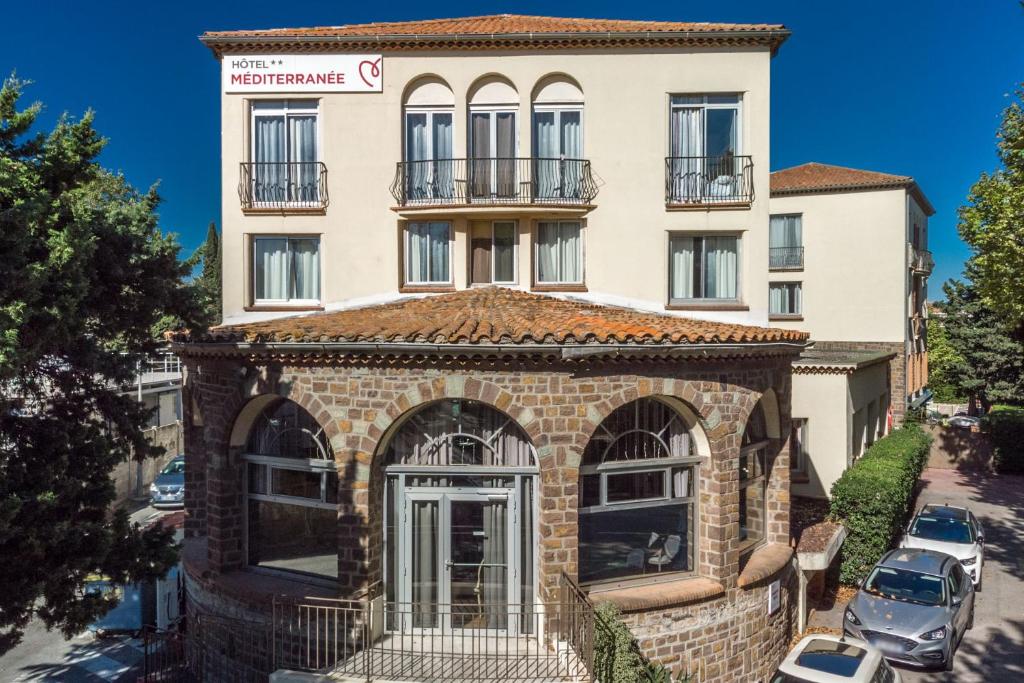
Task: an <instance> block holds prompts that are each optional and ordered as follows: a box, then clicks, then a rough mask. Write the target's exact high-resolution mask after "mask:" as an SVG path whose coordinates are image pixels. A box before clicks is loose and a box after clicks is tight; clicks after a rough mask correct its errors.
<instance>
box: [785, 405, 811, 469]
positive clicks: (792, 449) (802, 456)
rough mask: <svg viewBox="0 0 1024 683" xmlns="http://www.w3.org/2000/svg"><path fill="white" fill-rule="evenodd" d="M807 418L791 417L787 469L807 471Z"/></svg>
mask: <svg viewBox="0 0 1024 683" xmlns="http://www.w3.org/2000/svg"><path fill="white" fill-rule="evenodd" d="M807 438H808V436H807V418H793V433H792V437H791V438H790V440H789V469H790V470H792V471H793V472H800V473H803V474H806V473H807V457H808V455H807Z"/></svg>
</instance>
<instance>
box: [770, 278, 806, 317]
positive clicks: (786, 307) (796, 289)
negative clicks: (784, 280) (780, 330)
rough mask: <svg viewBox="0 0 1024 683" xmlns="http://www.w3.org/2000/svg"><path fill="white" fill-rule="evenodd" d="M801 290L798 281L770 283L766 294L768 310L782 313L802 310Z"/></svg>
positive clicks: (795, 312)
mask: <svg viewBox="0 0 1024 683" xmlns="http://www.w3.org/2000/svg"><path fill="white" fill-rule="evenodd" d="M803 305H804V304H803V291H802V288H801V286H800V284H799V283H795V284H780V285H772V286H771V287H770V288H769V294H768V306H769V308H768V310H769V311H770V312H771V313H779V314H783V315H790V314H797V313H800V312H801V311H802V310H803Z"/></svg>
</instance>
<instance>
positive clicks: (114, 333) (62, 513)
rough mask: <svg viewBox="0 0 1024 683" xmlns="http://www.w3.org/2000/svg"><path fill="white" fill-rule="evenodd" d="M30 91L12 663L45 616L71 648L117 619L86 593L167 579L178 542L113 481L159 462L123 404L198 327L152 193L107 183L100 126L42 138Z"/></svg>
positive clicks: (3, 472)
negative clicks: (146, 372) (85, 633)
mask: <svg viewBox="0 0 1024 683" xmlns="http://www.w3.org/2000/svg"><path fill="white" fill-rule="evenodd" d="M24 85H25V83H24V82H21V81H18V80H17V79H16V78H15V77H13V76H12V77H11V78H10V79H8V80H6V81H5V82H4V83H3V85H2V88H0V254H3V258H0V586H3V591H0V653H3V652H4V651H6V650H7V649H9V648H10V647H12V646H13V645H15V644H16V643H17V642H18V641H19V640H20V638H21V633H22V631H23V629H24V627H25V625H26V624H27V623H28V621H29V619H30V618H32V616H33V615H38V616H39V617H41V618H42V620H43V621H44V622H45V624H46V625H47V626H48V627H55V628H59V629H60V630H61V631H62V632H63V633H65V634H66V635H68V636H70V635H72V634H74V633H78V632H80V631H81V630H82V628H84V626H85V625H87V624H88V623H89V622H91V621H92V620H94V619H95V618H97V617H98V616H99V615H101V614H102V613H104V612H105V611H106V610H107V609H109V607H110V606H111V604H110V602H109V599H108V598H106V597H104V596H101V595H97V594H90V593H87V592H86V591H85V585H86V582H87V580H88V579H89V577H91V576H93V575H97V574H99V575H103V576H105V577H108V578H109V579H111V580H112V581H114V582H117V583H125V582H129V581H135V580H140V579H144V578H148V577H153V576H157V575H161V574H163V573H165V572H166V570H167V569H168V568H169V567H170V566H172V564H173V563H174V562H175V558H176V554H177V553H176V548H175V547H174V544H173V541H172V539H171V537H170V532H169V531H164V530H162V529H160V528H157V529H151V530H148V531H143V530H141V529H140V528H139V527H138V526H137V525H132V524H130V523H129V521H128V516H127V513H126V512H125V511H124V510H120V509H119V510H116V511H111V505H112V502H113V501H114V497H115V493H114V486H113V483H112V481H111V477H110V473H111V470H112V469H113V468H114V467H115V466H116V465H117V464H118V463H120V462H122V461H124V460H125V459H127V458H129V457H132V456H133V455H134V457H137V458H143V457H147V456H151V455H154V454H155V453H156V452H157V449H154V448H153V447H152V446H150V445H149V444H148V443H147V441H146V440H145V438H144V437H143V434H142V430H141V426H142V424H143V421H144V419H145V417H146V415H145V412H146V411H145V409H144V408H143V407H142V406H141V404H139V403H136V402H135V401H134V400H133V399H132V398H131V397H130V396H125V395H123V394H122V393H121V392H120V391H119V387H120V386H124V385H126V384H127V383H130V382H131V380H132V377H133V376H134V372H135V368H136V364H137V363H138V362H139V361H140V360H141V359H142V358H143V357H144V354H145V353H148V352H149V351H151V350H153V347H154V345H155V343H156V341H155V340H154V338H153V336H152V329H153V327H154V325H155V324H156V323H157V322H158V320H159V319H160V318H161V317H167V318H173V319H177V320H181V321H183V322H185V323H186V324H187V323H191V322H192V321H194V320H195V312H196V307H195V303H194V301H193V293H192V291H191V290H190V288H189V287H188V286H187V285H186V284H184V282H183V277H184V275H185V274H186V272H187V271H186V268H185V266H184V264H183V263H182V262H180V261H179V260H178V251H179V247H178V245H177V243H176V241H175V239H174V238H173V236H167V235H164V234H162V233H161V232H160V230H159V229H158V228H157V216H156V213H155V209H156V207H157V204H158V202H159V197H158V196H157V194H156V192H155V190H152V189H151V190H150V191H148V192H139V191H138V190H136V189H135V188H133V187H132V186H131V185H129V184H128V182H127V181H126V180H125V179H124V178H123V177H122V176H121V175H117V174H113V173H110V172H108V171H106V170H104V169H103V168H102V167H101V166H100V165H99V164H98V163H97V160H96V159H97V155H98V154H99V153H100V150H101V149H102V148H103V146H104V144H105V141H104V140H103V139H102V138H101V137H100V136H99V135H98V134H97V132H96V131H95V129H94V128H93V115H92V113H91V112H90V113H87V114H86V115H85V116H84V117H82V118H81V119H80V120H74V119H71V118H69V117H68V116H66V115H65V116H64V117H62V118H61V119H60V120H59V121H58V123H57V124H56V125H55V127H54V128H53V130H52V131H50V132H47V133H44V132H34V131H33V126H34V123H35V121H36V119H37V117H38V115H39V112H40V111H41V105H40V104H39V103H36V104H33V105H31V106H28V107H26V108H22V109H19V100H20V97H21V94H22V90H23V87H24Z"/></svg>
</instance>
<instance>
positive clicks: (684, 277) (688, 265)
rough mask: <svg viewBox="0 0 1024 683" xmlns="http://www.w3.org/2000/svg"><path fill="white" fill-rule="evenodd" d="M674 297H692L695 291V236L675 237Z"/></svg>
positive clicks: (673, 247)
mask: <svg viewBox="0 0 1024 683" xmlns="http://www.w3.org/2000/svg"><path fill="white" fill-rule="evenodd" d="M671 250H672V278H671V280H672V298H673V299H692V298H694V293H693V238H692V237H673V238H672V243H671Z"/></svg>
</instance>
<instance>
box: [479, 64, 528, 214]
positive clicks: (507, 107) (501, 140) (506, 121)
mask: <svg viewBox="0 0 1024 683" xmlns="http://www.w3.org/2000/svg"><path fill="white" fill-rule="evenodd" d="M518 111H519V93H517V92H516V89H515V88H514V87H513V86H512V84H511V83H509V82H508V81H507V80H505V79H504V78H501V77H499V76H485V77H484V78H482V79H480V80H479V81H478V82H477V83H475V84H474V85H473V87H472V88H471V89H470V95H469V140H468V149H469V157H470V160H471V161H470V165H469V174H470V175H469V180H470V187H469V190H470V193H471V196H472V198H473V199H499V198H501V199H508V198H512V197H515V196H517V194H518V193H519V179H518V177H517V176H518V175H520V174H519V173H518V171H519V169H517V168H516V157H517V156H518V149H519V127H518V125H517V120H516V119H517V116H518Z"/></svg>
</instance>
